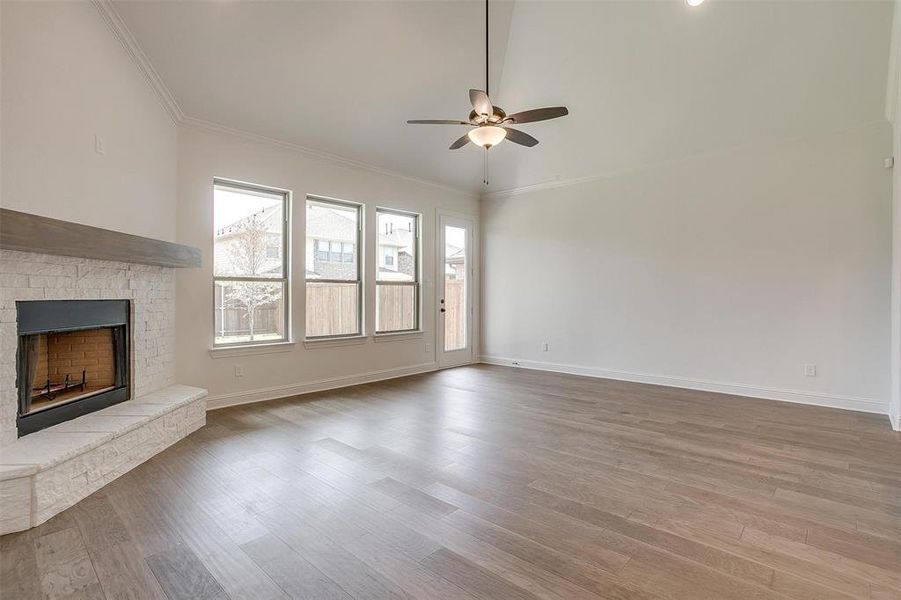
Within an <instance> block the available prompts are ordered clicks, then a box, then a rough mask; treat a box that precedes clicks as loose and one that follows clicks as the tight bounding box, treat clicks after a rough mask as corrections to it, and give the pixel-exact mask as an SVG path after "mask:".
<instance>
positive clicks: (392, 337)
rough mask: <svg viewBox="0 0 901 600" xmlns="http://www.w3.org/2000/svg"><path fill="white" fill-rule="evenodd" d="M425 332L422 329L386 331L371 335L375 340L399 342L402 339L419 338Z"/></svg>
mask: <svg viewBox="0 0 901 600" xmlns="http://www.w3.org/2000/svg"><path fill="white" fill-rule="evenodd" d="M424 333H425V332H424V331H423V330H422V329H416V330H414V331H390V332H386V333H377V334H375V335H374V336H372V339H373V341H375V342H399V341H403V340H409V339H416V338H421V337H422V336H423V334H424Z"/></svg>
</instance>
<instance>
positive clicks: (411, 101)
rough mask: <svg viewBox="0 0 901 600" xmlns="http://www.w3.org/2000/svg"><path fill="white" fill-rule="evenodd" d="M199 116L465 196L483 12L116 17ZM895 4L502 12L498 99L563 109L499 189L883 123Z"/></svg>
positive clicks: (171, 8) (352, 5)
mask: <svg viewBox="0 0 901 600" xmlns="http://www.w3.org/2000/svg"><path fill="white" fill-rule="evenodd" d="M115 7H116V10H117V11H118V12H119V14H120V15H121V17H122V19H123V20H124V22H125V23H126V25H127V27H128V28H129V30H130V31H131V32H132V34H133V35H134V37H135V39H136V40H137V42H138V44H139V45H140V47H141V49H142V50H143V51H144V53H145V54H146V55H147V57H148V58H149V60H150V62H151V63H152V64H153V67H154V68H155V70H156V71H157V72H158V73H159V75H160V77H161V79H162V80H163V82H164V84H165V85H166V87H167V88H168V89H169V91H170V92H171V94H172V95H173V97H174V98H175V100H176V102H177V103H178V105H179V107H180V109H181V110H182V111H183V112H184V113H185V115H187V117H189V118H191V119H196V120H202V121H208V122H212V123H216V124H218V125H222V126H226V127H229V128H233V129H237V130H242V131H246V132H249V133H253V134H257V135H262V136H266V137H270V138H274V139H277V140H281V141H285V142H290V143H293V144H297V145H300V146H304V147H307V148H312V149H315V150H317V151H321V152H326V153H330V154H334V155H338V156H342V157H345V158H348V159H352V160H356V161H360V162H364V163H368V164H371V165H373V166H377V167H380V168H383V169H388V170H392V171H396V172H399V173H403V174H405V175H409V176H415V177H420V178H423V179H428V180H432V181H436V182H439V183H443V184H447V185H451V186H454V187H458V188H466V189H470V190H473V191H478V190H480V189H481V177H482V151H481V150H479V149H478V148H475V147H474V146H472V145H468V146H466V147H464V148H463V149H461V150H457V151H449V150H447V146H448V145H449V144H450V142H451V141H453V140H454V139H455V138H457V137H459V136H460V135H462V134H463V133H464V132H465V128H463V127H455V126H447V127H437V126H434V127H432V126H411V125H406V124H405V123H404V121H405V120H406V119H409V118H463V117H465V116H466V115H467V114H468V111H469V109H470V107H469V104H468V99H467V94H466V93H467V90H468V89H469V88H470V87H477V88H482V87H484V78H485V73H484V4H483V3H481V2H477V1H476V2H471V1H456V2H385V1H364V2H232V1H226V0H222V1H217V2H158V1H156V0H153V1H146V2H145V1H137V2H135V1H127V2H116V3H115ZM892 10H893V4H892V2H889V1H885V2H737V1H726V0H707V2H705V3H704V4H703V5H701V6H700V7H697V8H694V9H693V8H691V7H688V6H687V5H686V4H685V3H684V2H681V1H677V0H676V1H669V2H584V1H583V2H557V1H547V2H540V1H520V2H516V3H512V2H497V3H495V2H492V9H491V15H492V22H491V33H492V63H491V71H492V78H491V79H492V82H491V86H492V88H493V89H492V93H491V95H492V100H494V102H495V103H496V104H498V105H500V106H502V107H503V108H504V109H506V110H507V111H508V112H513V111H517V110H522V109H527V108H535V107H539V106H548V105H557V104H565V105H567V106H568V107H569V109H570V113H571V114H570V116H569V117H566V118H563V119H559V120H556V121H550V122H545V123H535V124H530V125H524V126H522V129H523V130H526V131H528V132H529V133H531V134H532V135H534V136H536V137H537V138H538V139H539V140H540V141H541V143H540V144H539V145H538V146H536V147H534V148H524V147H521V146H517V145H515V144H512V143H503V144H500V145H499V146H497V147H496V148H494V149H492V150H491V152H490V158H491V163H490V164H491V181H492V184H491V189H507V188H511V187H520V186H527V185H533V184H537V183H542V182H547V181H554V180H559V179H564V180H565V179H572V178H579V177H586V176H594V175H600V174H606V173H613V172H619V171H623V170H629V169H634V168H640V167H643V166H646V165H649V164H653V163H655V162H660V161H668V160H678V159H680V158H684V157H686V156H691V155H696V154H701V153H708V152H715V151H719V150H723V149H727V148H731V147H735V146H740V145H746V144H755V143H762V142H767V141H772V140H778V139H785V138H789V137H797V136H803V135H809V134H811V133H818V132H824V131H836V130H841V129H844V128H847V127H852V126H854V125H857V124H861V123H867V122H873V121H876V120H879V119H882V118H884V117H883V110H884V102H885V83H886V74H887V68H888V53H889V38H890V28H891V21H892Z"/></svg>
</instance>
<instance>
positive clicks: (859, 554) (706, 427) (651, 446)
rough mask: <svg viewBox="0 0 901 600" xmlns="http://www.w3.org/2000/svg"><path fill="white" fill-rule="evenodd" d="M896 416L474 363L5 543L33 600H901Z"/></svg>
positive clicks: (133, 481) (211, 458)
mask: <svg viewBox="0 0 901 600" xmlns="http://www.w3.org/2000/svg"><path fill="white" fill-rule="evenodd" d="M898 456H901V435H899V434H898V433H896V432H893V431H891V429H890V428H889V426H888V422H887V420H886V419H884V418H882V417H879V416H875V415H867V414H861V413H854V412H849V411H841V410H836V409H826V408H818V407H813V406H801V405H793V404H788V403H780V402H772V401H767V400H759V399H750V398H741V397H738V396H731V395H723V394H715V393H712V392H699V391H693V390H683V389H676V388H667V387H663V386H655V385H646V384H636V383H629V382H622V381H607V380H601V379H593V378H586V377H578V376H572V375H565V374H559V373H548V372H536V371H528V370H525V369H512V368H504V367H494V366H485V365H479V366H469V367H461V368H457V369H450V370H444V371H440V372H435V373H429V374H423V375H417V376H411V377H406V378H400V379H394V380H389V381H383V382H377V383H371V384H365V385H360V386H356V387H351V388H344V389H339V390H331V391H326V392H318V393H315V394H310V395H306V396H299V397H292V398H284V399H280V400H275V401H270V402H263V403H258V404H250V405H242V406H237V407H232V408H227V409H222V410H216V411H213V412H210V413H209V414H208V418H207V425H206V426H205V427H204V428H202V429H200V430H199V431H197V432H195V433H194V434H192V435H191V436H189V437H188V438H187V439H185V440H182V441H181V442H179V443H178V444H175V445H174V446H172V447H170V448H169V449H167V450H166V451H164V452H162V453H160V454H159V455H157V456H155V457H154V458H153V459H151V460H149V461H147V462H146V463H144V464H142V465H141V466H139V467H137V468H136V469H134V470H133V471H131V472H129V473H127V474H125V475H124V476H122V477H120V478H119V479H117V480H116V481H113V482H112V483H110V484H109V485H107V486H105V487H104V488H103V489H102V490H100V491H99V492H97V493H95V494H93V495H92V496H90V497H88V498H86V499H85V500H83V501H82V502H80V503H79V504H77V505H76V506H74V507H72V508H71V509H69V510H67V511H64V512H63V513H61V514H59V515H57V516H56V517H54V518H53V519H51V520H49V521H48V522H47V523H44V524H43V525H41V526H39V527H37V528H35V529H32V530H30V531H27V532H22V533H19V534H12V535H8V536H4V537H3V538H2V539H0V593H2V595H3V600H6V598H7V597H11V598H23V599H31V598H44V597H61V598H65V597H72V598H77V597H89V598H90V597H96V598H102V597H104V596H106V597H108V598H153V599H159V598H163V597H166V598H204V597H210V598H225V597H231V598H234V599H238V598H253V599H254V600H256V599H258V598H272V599H276V598H286V597H290V598H326V599H329V598H335V599H340V600H348V599H349V598H354V599H357V598H373V599H375V598H378V599H380V600H381V599H383V598H389V599H390V598H395V599H399V598H423V599H429V600H431V599H432V598H438V599H442V600H443V599H451V598H461V599H466V600H472V599H473V598H540V599H542V600H598V599H607V600H701V599H711V600H748V599H751V600H814V599H815V600H850V599H854V600H867V599H869V600H884V599H886V598H893V599H894V598H898V597H901V542H899V540H901V463H899V462H898Z"/></svg>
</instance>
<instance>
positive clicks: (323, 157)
mask: <svg viewBox="0 0 901 600" xmlns="http://www.w3.org/2000/svg"><path fill="white" fill-rule="evenodd" d="M180 124H181V125H182V126H184V127H190V128H192V129H197V130H201V131H206V132H211V133H217V134H222V135H228V136H232V137H236V138H240V139H243V140H246V141H250V142H256V143H259V144H265V145H268V146H273V147H276V148H281V149H283V150H289V151H291V152H296V153H298V154H302V155H304V156H306V157H308V158H312V159H314V160H319V161H322V162H327V163H336V164H340V165H344V166H348V167H353V168H356V169H361V170H364V171H370V172H372V173H377V174H379V175H385V176H387V177H394V178H396V179H402V180H404V181H409V182H411V183H416V184H419V185H424V186H428V187H432V188H436V189H440V190H443V191H446V192H451V193H454V194H457V195H460V196H465V197H466V198H471V199H478V198H479V194H478V192H475V191H470V190H466V189H464V188H458V187H454V186H450V185H447V184H444V183H438V182H437V181H431V180H429V179H422V178H420V177H414V176H412V175H405V174H403V173H400V172H398V171H392V170H390V169H385V168H382V167H377V166H375V165H372V164H369V163H366V162H362V161H358V160H353V159H351V158H345V157H343V156H338V155H337V154H330V153H328V152H323V151H321V150H314V149H313V148H308V147H306V146H302V145H300V144H295V143H293V142H287V141H285V140H280V139H277V138H271V137H268V136H265V135H260V134H257V133H251V132H249V131H244V130H242V129H235V128H233V127H228V126H226V125H221V124H219V123H214V122H212V121H205V120H203V119H197V118H194V117H187V116H186V117H184V118H183V119H182V120H181V122H180Z"/></svg>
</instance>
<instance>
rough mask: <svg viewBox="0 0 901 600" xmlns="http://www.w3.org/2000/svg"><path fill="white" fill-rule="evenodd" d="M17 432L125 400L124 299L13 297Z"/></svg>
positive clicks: (127, 309) (126, 340)
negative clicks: (16, 344)
mask: <svg viewBox="0 0 901 600" xmlns="http://www.w3.org/2000/svg"><path fill="white" fill-rule="evenodd" d="M16 310H17V319H18V325H17V332H18V351H17V355H16V387H17V393H18V400H19V411H18V416H17V420H16V424H17V428H18V434H19V437H22V436H23V435H27V434H29V433H33V432H35V431H38V430H41V429H44V428H46V427H50V426H51V425H56V424H58V423H62V422H64V421H68V420H70V419H74V418H75V417H79V416H81V415H85V414H88V413H91V412H94V411H96V410H100V409H102V408H105V407H107V406H110V405H112V404H116V403H118V402H122V401H124V400H128V398H129V396H130V373H131V368H130V367H131V365H130V362H131V361H130V352H129V345H130V333H131V332H130V329H129V322H130V319H129V317H130V314H131V306H130V302H129V301H128V300H46V301H44V300H39V301H22V302H16Z"/></svg>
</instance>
